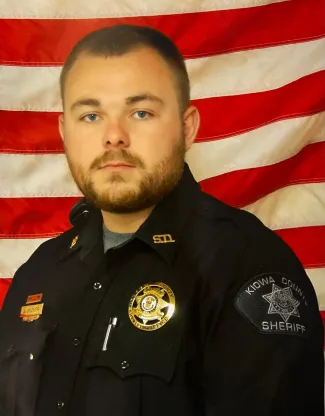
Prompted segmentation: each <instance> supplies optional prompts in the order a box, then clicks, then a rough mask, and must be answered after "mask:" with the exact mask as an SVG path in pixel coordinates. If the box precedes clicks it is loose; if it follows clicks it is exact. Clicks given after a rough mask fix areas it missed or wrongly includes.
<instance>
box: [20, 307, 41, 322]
mask: <svg viewBox="0 0 325 416" xmlns="http://www.w3.org/2000/svg"><path fill="white" fill-rule="evenodd" d="M43 307H44V303H38V304H37V305H29V306H23V307H22V308H21V310H20V318H22V320H23V321H24V322H32V321H35V320H36V319H38V318H39V317H40V316H41V315H42V313H43Z"/></svg>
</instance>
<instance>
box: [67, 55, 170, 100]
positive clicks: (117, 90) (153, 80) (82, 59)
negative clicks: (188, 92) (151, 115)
mask: <svg viewBox="0 0 325 416" xmlns="http://www.w3.org/2000/svg"><path fill="white" fill-rule="evenodd" d="M175 89H176V85H175V77H174V75H173V73H172V70H171V69H170V67H169V65H168V64H167V63H166V62H165V60H164V59H163V58H162V57H161V56H160V55H159V54H158V53H157V52H156V51H154V50H152V49H149V48H141V49H137V50H134V51H132V52H129V53H126V54H124V55H121V56H108V57H103V56H93V55H90V54H82V55H81V56H79V57H78V59H77V60H76V62H75V63H74V64H73V66H72V68H71V69H70V71H69V72H68V74H67V78H66V82H65V97H66V98H67V99H68V100H69V99H75V98H76V95H85V94H86V95H87V94H89V95H90V96H94V94H97V93H98V94H108V95H109V96H110V97H114V96H115V95H116V96H117V95H122V94H124V95H132V94H133V93H137V91H139V90H141V91H143V90H145V91H149V92H152V93H154V94H156V95H159V96H163V97H168V95H171V94H172V95H174V96H176V92H175Z"/></svg>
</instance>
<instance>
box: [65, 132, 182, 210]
mask: <svg viewBox="0 0 325 416" xmlns="http://www.w3.org/2000/svg"><path fill="white" fill-rule="evenodd" d="M65 150H66V156H67V160H68V164H69V168H70V171H71V174H72V176H73V179H74V181H75V183H76V185H77V186H78V188H79V189H80V191H81V192H82V194H83V195H84V196H85V197H86V199H87V200H88V201H90V202H91V203H92V204H93V205H95V206H96V207H97V208H99V209H101V210H102V211H106V212H111V213H114V214H127V213H135V212H139V211H142V210H145V209H147V208H151V207H154V206H155V205H157V204H158V203H159V202H160V201H161V200H162V199H163V198H164V197H165V196H166V195H168V194H169V193H170V192H171V191H172V190H173V189H174V188H175V186H176V185H177V183H178V182H179V181H180V179H181V177H182V174H183V171H184V165H185V153H186V150H185V138H184V136H182V137H180V139H179V140H178V141H177V142H176V143H175V145H174V147H173V149H172V151H171V153H170V154H169V155H168V156H167V157H166V158H165V159H163V160H162V161H160V162H159V163H157V164H156V165H154V166H153V168H152V169H151V170H150V172H148V171H146V170H145V163H144V162H143V160H142V159H141V158H140V157H139V156H135V155H132V154H131V153H129V152H128V151H127V150H125V149H119V150H114V151H108V152H105V153H104V155H103V156H101V157H99V158H96V159H95V160H94V161H93V163H92V164H91V166H90V169H89V170H88V171H85V170H84V169H82V168H81V167H80V166H79V165H77V164H76V163H73V162H72V160H71V158H70V157H69V154H68V152H67V149H65ZM112 161H123V162H126V163H129V164H131V165H133V166H135V168H136V169H138V170H139V171H140V173H141V177H140V179H138V180H134V179H133V180H132V179H131V180H130V183H128V180H127V179H126V177H125V176H124V175H123V174H121V173H118V172H110V175H109V176H108V179H107V181H106V183H105V184H104V185H103V184H101V188H102V189H99V187H98V186H97V185H96V183H95V182H94V180H93V176H92V173H93V172H96V171H98V169H99V167H100V166H103V165H104V164H106V163H109V162H112ZM105 185H106V186H105Z"/></svg>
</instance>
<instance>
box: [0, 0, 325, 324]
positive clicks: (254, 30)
mask: <svg viewBox="0 0 325 416" xmlns="http://www.w3.org/2000/svg"><path fill="white" fill-rule="evenodd" d="M324 16H325V0H286V1H283V0H91V1H89V0H0V34H1V36H0V42H1V46H0V65H1V66H0V304H1V303H2V301H3V298H4V296H5V294H6V291H7V289H8V287H9V285H10V282H11V279H12V277H13V275H14V273H15V271H16V270H17V268H18V267H19V266H20V265H21V264H23V263H24V262H25V261H26V260H27V259H28V258H29V256H30V255H31V253H32V252H33V251H34V250H35V249H36V248H37V247H38V246H39V245H40V244H41V243H42V242H44V241H45V240H47V239H49V238H52V237H54V236H57V235H58V234H60V233H62V232H63V231H65V230H66V229H68V228H69V227H70V225H69V221H68V215H69V211H70V209H71V207H72V206H73V205H74V203H75V202H76V201H77V200H78V199H79V198H80V193H79V191H78V190H77V188H76V186H75V184H74V182H73V180H72V178H71V176H70V173H69V171H68V167H67V163H66V160H65V155H64V153H63V146H62V143H61V139H60V137H59V133H58V127H57V124H58V123H57V119H58V115H59V113H60V111H61V102H60V97H59V84H58V80H59V74H60V70H61V67H62V64H63V62H64V60H65V58H66V57H67V55H68V53H69V51H70V49H71V47H72V46H73V45H74V44H75V43H76V42H77V41H78V40H79V39H80V38H81V37H82V36H84V35H85V34H87V33H88V32H90V31H92V30H95V29H97V28H101V27H104V26H108V25H113V24H115V23H132V24H141V25H149V26H152V27H155V28H157V29H160V30H162V31H163V32H164V33H166V34H167V35H169V36H170V37H171V38H172V39H173V40H174V41H175V42H176V44H177V45H178V46H179V48H180V50H181V52H182V53H183V55H184V57H185V58H186V64H187V68H188V71H189V75H190V80H191V87H192V100H193V103H194V104H195V105H197V107H198V108H199V110H200V112H201V118H202V125H201V128H200V131H199V135H198V138H197V140H196V143H195V144H194V145H193V148H192V149H191V150H190V152H189V153H188V156H187V160H188V162H189V165H190V167H191V169H192V172H193V174H194V176H195V178H196V179H197V180H198V181H199V182H200V183H201V185H202V188H203V190H205V191H206V192H208V193H210V194H212V195H214V196H215V197H217V198H219V199H221V200H223V201H225V202H226V203H228V204H230V205H233V206H237V207H240V208H242V209H245V210H248V211H250V212H252V213H254V214H255V215H257V216H258V217H259V218H260V219H261V220H262V221H263V222H264V224H266V225H267V226H268V227H270V228H271V229H273V230H275V232H276V233H277V234H279V235H280V236H281V237H282V238H283V239H284V240H285V241H286V242H287V243H288V244H289V245H290V246H291V247H292V249H293V250H294V251H295V253H296V254H297V255H298V257H299V258H300V260H301V262H302V263H303V265H304V267H305V269H306V271H307V273H308V275H309V277H310V279H311V280H312V282H313V284H314V287H315V289H316V292H317V295H318V300H319V306H320V309H321V311H322V314H323V317H324V318H325V186H324V181H325V142H324V140H325V116H324V110H325V42H324V35H325V21H324ZM270 255H272V253H270Z"/></svg>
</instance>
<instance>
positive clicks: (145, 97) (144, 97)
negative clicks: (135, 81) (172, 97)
mask: <svg viewBox="0 0 325 416" xmlns="http://www.w3.org/2000/svg"><path fill="white" fill-rule="evenodd" d="M125 101H126V104H127V105H131V104H137V103H139V102H141V101H152V102H156V103H159V104H164V101H163V100H162V99H161V98H159V97H157V96H156V95H153V94H149V93H144V94H137V95H133V96H131V97H128V98H127V99H126V100H125Z"/></svg>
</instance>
